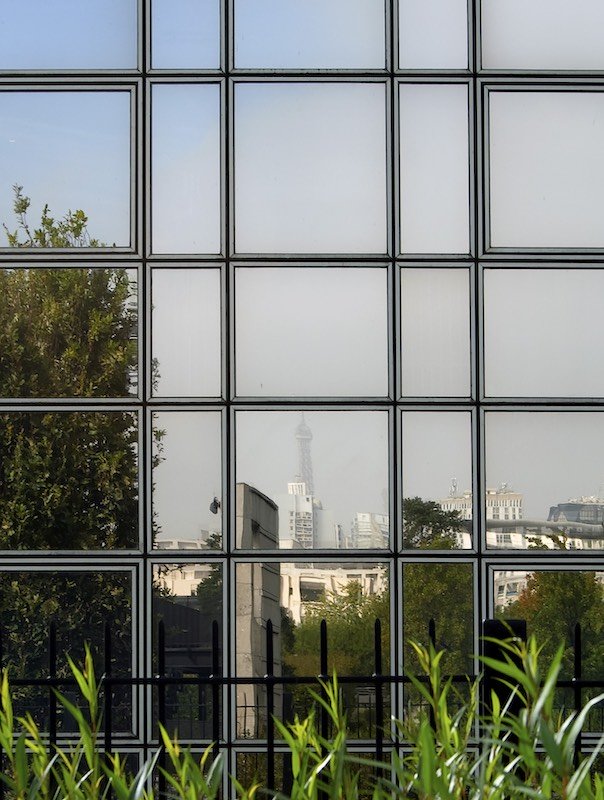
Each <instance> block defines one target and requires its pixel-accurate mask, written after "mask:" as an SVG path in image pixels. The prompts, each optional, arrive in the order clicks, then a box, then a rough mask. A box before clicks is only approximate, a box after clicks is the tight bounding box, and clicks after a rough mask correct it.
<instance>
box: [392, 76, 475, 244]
mask: <svg viewBox="0 0 604 800" xmlns="http://www.w3.org/2000/svg"><path fill="white" fill-rule="evenodd" d="M400 147H401V166H400V181H401V189H400V191H401V251H402V252H403V253H467V252H469V249H470V244H469V218H470V196H469V184H470V181H469V161H468V87H467V85H466V84H448V85H438V84H406V85H401V87H400Z"/></svg>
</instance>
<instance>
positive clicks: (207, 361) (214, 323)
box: [152, 269, 221, 397]
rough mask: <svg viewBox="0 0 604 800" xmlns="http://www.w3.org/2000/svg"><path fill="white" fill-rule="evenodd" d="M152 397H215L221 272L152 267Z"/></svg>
mask: <svg viewBox="0 0 604 800" xmlns="http://www.w3.org/2000/svg"><path fill="white" fill-rule="evenodd" d="M152 292H153V294H152V297H153V301H152V319H153V331H152V342H153V376H152V377H153V393H154V394H155V395H157V396H160V397H161V396H163V397H217V396H218V395H220V309H221V298H220V272H219V270H216V269H156V270H153V281H152Z"/></svg>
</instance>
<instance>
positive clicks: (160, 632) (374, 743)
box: [0, 619, 604, 799]
mask: <svg viewBox="0 0 604 800" xmlns="http://www.w3.org/2000/svg"><path fill="white" fill-rule="evenodd" d="M482 631H483V640H484V644H485V653H487V651H488V654H489V655H495V656H496V655H497V640H499V641H502V640H503V639H506V638H507V639H509V638H510V635H515V636H516V637H518V638H522V639H526V626H525V625H524V624H523V623H519V622H518V621H517V620H516V621H514V620H509V621H502V620H485V621H484V622H483V627H482ZM510 632H511V633H510ZM265 633H266V640H265V646H266V651H265V652H266V672H265V674H264V675H262V676H234V675H226V674H223V670H222V668H221V656H222V652H221V644H220V628H219V625H218V622H216V621H214V622H213V623H212V626H211V654H210V655H211V661H210V663H211V671H210V673H209V674H207V675H201V674H196V675H185V674H174V670H172V674H170V672H169V670H168V668H167V663H166V662H167V660H166V653H167V649H166V632H165V624H164V622H163V620H160V622H159V623H158V629H157V654H156V656H157V662H156V663H157V672H155V674H153V675H150V676H144V677H134V676H118V675H116V674H115V673H114V669H113V638H112V630H111V624H110V623H109V622H107V623H105V627H104V647H103V653H102V664H103V672H102V676H101V678H100V680H99V689H100V694H101V696H100V708H101V710H102V721H103V724H102V746H103V749H104V751H105V752H106V753H107V754H110V753H111V752H112V750H113V747H114V741H115V738H116V730H119V729H116V726H117V725H118V724H119V721H120V720H119V710H120V707H119V703H116V697H115V695H116V690H117V689H122V690H128V689H129V690H130V691H132V690H133V689H135V688H138V687H142V688H144V689H151V688H156V689H157V705H156V709H155V710H154V730H155V731H156V734H157V740H158V741H161V736H160V733H159V726H160V725H161V726H163V727H164V728H168V729H169V727H170V722H172V723H173V722H174V721H175V719H176V720H177V721H178V730H179V732H180V734H181V737H182V738H183V739H186V741H187V742H190V743H191V742H192V746H195V745H196V742H197V741H198V742H199V744H200V745H201V746H202V747H204V746H206V745H207V743H208V741H210V742H211V743H212V748H213V751H214V754H215V755H218V753H219V752H220V751H221V750H228V749H231V748H233V747H234V746H235V744H234V741H230V740H224V739H223V737H222V734H221V726H222V689H223V688H224V687H231V686H260V687H262V688H263V690H264V695H263V703H262V704H259V703H254V704H246V703H241V704H240V703H237V713H238V714H241V716H242V718H243V729H244V731H246V730H249V729H247V728H246V720H247V719H248V718H249V719H250V720H252V722H253V727H254V728H255V731H254V733H255V735H254V737H252V738H254V739H261V740H262V746H263V752H264V748H265V749H266V778H267V788H269V789H274V788H277V787H275V774H276V766H275V755H276V753H277V752H278V742H277V740H276V737H275V725H274V717H275V716H277V717H282V718H283V720H284V721H286V722H287V721H290V720H292V719H293V715H292V713H291V709H289V710H288V708H287V703H285V702H283V706H282V710H283V713H282V714H278V713H277V714H275V709H276V698H277V692H281V695H280V698H281V700H284V697H283V692H284V690H285V689H286V688H287V687H296V686H309V687H314V688H315V691H317V692H318V694H319V696H322V697H323V698H325V697H326V695H325V690H324V686H323V684H324V683H325V682H328V681H329V680H330V678H331V677H332V676H331V675H330V674H329V670H328V661H329V659H328V654H329V650H328V629H327V623H326V621H325V620H322V621H321V623H320V638H319V642H320V648H319V654H318V655H319V664H320V672H319V674H318V675H302V676H301V675H279V674H275V668H276V661H275V654H274V631H273V623H272V621H271V620H270V619H269V620H267V622H266V631H265ZM373 633H374V636H373V665H372V666H373V671H372V672H371V673H368V674H366V675H340V674H338V676H337V679H338V683H339V684H341V685H342V686H347V685H355V686H357V687H359V686H360V687H363V691H364V693H365V695H366V696H364V697H363V696H362V695H361V694H357V695H356V699H355V704H354V706H353V707H348V708H347V713H348V717H349V720H350V719H351V718H352V719H354V718H355V716H356V717H358V718H359V719H360V718H361V717H363V719H364V724H365V725H366V726H368V728H367V730H368V731H369V736H365V737H360V739H359V740H362V741H363V744H365V743H366V742H367V740H369V742H368V749H370V750H371V751H372V752H373V753H374V754H375V757H376V759H377V760H382V758H383V756H384V752H385V738H386V722H387V720H385V714H384V701H385V692H386V690H387V689H388V688H394V687H396V686H400V685H409V684H411V678H410V677H409V676H408V675H392V674H384V673H383V658H382V624H381V621H380V620H379V619H376V620H375V624H374V632H373ZM428 637H429V640H430V642H431V643H432V645H434V644H435V642H436V628H435V624H434V620H430V623H429V626H428ZM489 648H490V649H489ZM0 664H2V666H5V665H4V664H3V647H2V635H1V631H0ZM57 665H58V660H57V629H56V625H55V624H54V623H51V624H50V626H49V631H48V674H47V675H46V676H44V677H38V678H33V677H32V678H30V677H22V676H17V675H15V674H14V673H13V674H11V675H10V684H11V686H12V687H15V688H19V689H21V688H23V689H27V688H29V689H32V690H33V689H40V690H41V691H43V693H44V694H45V695H46V697H47V700H46V703H45V708H44V704H42V703H40V701H37V702H34V703H32V704H31V708H35V710H36V711H37V712H38V715H39V716H41V717H42V718H43V719H44V720H47V722H46V723H45V724H44V731H45V734H46V735H47V737H48V742H49V744H50V746H51V747H52V746H53V745H55V744H56V743H57V740H58V735H59V733H61V734H64V735H65V736H66V737H68V736H69V735H70V734H73V733H74V731H69V730H66V729H65V728H62V729H61V730H60V729H59V720H60V717H61V714H60V710H59V701H58V699H57V695H56V690H60V691H66V690H70V689H75V688H77V682H76V680H75V678H73V677H70V676H61V675H59V674H58V666H57ZM582 673H583V659H582V638H581V626H580V624H577V625H576V626H575V631H574V641H573V676H572V677H570V678H566V679H564V678H560V679H558V681H557V683H556V688H557V689H570V690H572V703H571V704H570V705H569V706H568V707H567V708H564V709H562V710H566V711H568V712H570V711H575V712H578V711H580V710H581V708H582V702H583V692H584V690H586V689H597V688H604V676H601V677H599V678H597V679H586V678H583V677H582ZM477 677H478V676H476V675H472V674H455V675H444V676H443V682H444V681H447V680H451V681H452V682H453V683H457V684H464V685H466V686H467V685H468V682H471V681H474V680H475V679H476V678H477ZM482 677H483V681H482V704H483V712H488V705H489V697H490V691H491V690H495V691H497V684H498V682H497V680H496V673H494V672H489V670H488V669H486V670H485V671H484V672H483V676H482ZM416 679H418V680H420V681H423V682H427V681H428V680H429V679H428V677H427V676H422V675H418V676H416ZM501 686H502V684H501V683H499V687H501ZM185 687H191V688H193V689H195V688H196V689H197V693H198V694H197V698H198V700H197V711H198V716H199V720H195V722H196V723H197V728H198V733H199V734H200V735H193V730H194V728H195V727H196V726H195V724H194V717H193V715H192V716H191V725H190V729H191V735H189V736H186V735H183V734H182V729H181V727H180V723H181V722H183V709H182V708H181V704H180V705H179V702H178V700H175V699H174V698H173V697H172V698H171V697H170V692H171V691H172V692H174V690H176V692H178V689H182V688H185ZM44 690H45V691H44ZM504 691H505V692H507V694H508V696H509V689H506V688H505V687H504ZM24 705H25V707H26V708H27V703H25V704H24ZM260 705H262V709H261V708H260ZM426 705H427V704H426V703H425V701H424V703H423V704H422V702H421V701H420V700H419V699H418V702H417V703H416V704H415V705H413V711H414V713H423V712H426V711H427V712H428V713H429V714H430V719H431V723H432V724H433V725H434V720H433V717H432V710H431V709H430V708H426ZM264 709H266V713H265V714H264V713H263V712H264ZM596 711H598V712H600V722H599V724H596V725H595V726H594V725H592V726H591V727H592V730H593V729H595V728H597V729H598V730H599V731H602V730H604V708H598V709H596ZM355 712H356V713H355ZM318 715H319V716H318V720H319V728H320V732H321V735H322V736H323V737H325V738H328V736H329V715H328V712H327V711H326V709H325V708H323V707H322V706H320V707H319V709H318ZM259 717H261V718H262V720H263V722H264V725H263V726H262V728H263V730H262V734H263V735H261V736H259V735H257V734H258V728H259V726H258V719H259ZM208 718H209V724H208V722H207V720H208ZM202 722H203V725H201V723H202ZM478 725H480V722H479V721H478ZM360 730H361V726H360V725H359V732H360ZM169 732H170V731H169ZM235 738H236V739H237V740H239V735H238V736H237V737H235ZM243 738H245V737H243ZM402 745H404V742H403V741H401V740H400V739H398V738H397V733H396V732H394V735H393V736H391V737H389V746H390V747H394V748H397V747H400V746H402ZM145 747H152V748H156V747H157V744H156V743H147V744H146V745H145ZM581 747H582V739H581V736H579V737H578V738H577V741H576V745H575V758H576V760H578V759H579V756H580V753H581ZM3 763H4V759H3V755H2V751H1V750H0V769H1V768H2V766H3ZM158 764H159V766H160V767H163V768H164V769H165V768H166V760H165V751H164V750H163V749H161V750H160V753H159V758H158ZM283 773H284V774H283V780H284V781H285V784H286V785H285V788H286V789H287V782H288V775H287V767H286V766H284V768H283ZM289 780H291V776H289ZM157 787H158V790H159V792H160V794H163V793H165V789H166V780H165V777H164V776H163V774H162V772H161V770H160V772H159V774H158V778H157ZM4 795H5V787H4V784H3V783H2V782H0V799H1V798H3V797H4Z"/></svg>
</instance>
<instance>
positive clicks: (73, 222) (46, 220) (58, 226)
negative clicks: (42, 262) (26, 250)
mask: <svg viewBox="0 0 604 800" xmlns="http://www.w3.org/2000/svg"><path fill="white" fill-rule="evenodd" d="M13 192H14V193H15V200H14V203H13V209H14V212H15V216H16V217H17V227H16V228H15V229H14V230H13V231H11V230H9V228H8V226H7V224H6V223H3V224H2V226H3V228H4V230H5V233H6V237H7V239H8V244H9V246H10V247H103V246H104V245H103V244H101V242H99V240H98V239H94V238H92V237H91V236H90V234H89V233H88V228H87V225H88V217H87V216H86V214H85V213H84V212H83V211H82V210H81V209H78V210H76V211H68V212H67V214H65V216H64V217H63V219H60V220H56V219H54V217H51V216H50V209H49V208H48V205H45V206H44V208H43V209H42V217H41V219H40V225H39V227H37V228H34V229H33V230H32V228H31V226H30V224H29V221H28V219H27V212H28V210H29V206H30V204H31V200H30V198H29V197H26V196H25V195H24V194H23V187H22V186H19V185H18V184H15V185H14V186H13Z"/></svg>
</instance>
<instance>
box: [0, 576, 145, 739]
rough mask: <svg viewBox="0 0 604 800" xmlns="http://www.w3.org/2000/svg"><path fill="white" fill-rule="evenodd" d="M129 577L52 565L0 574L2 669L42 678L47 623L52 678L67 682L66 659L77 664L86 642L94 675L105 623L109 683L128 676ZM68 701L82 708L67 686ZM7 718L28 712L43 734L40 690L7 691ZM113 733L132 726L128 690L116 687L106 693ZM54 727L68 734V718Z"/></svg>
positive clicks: (44, 698) (44, 706) (45, 711)
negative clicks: (11, 702)
mask: <svg viewBox="0 0 604 800" xmlns="http://www.w3.org/2000/svg"><path fill="white" fill-rule="evenodd" d="M132 594H133V587H132V573H131V572H130V571H127V570H123V569H122V570H120V569H112V570H111V571H108V570H105V571H101V570H98V569H97V570H94V571H92V570H88V569H84V568H78V569H77V570H72V569H70V568H68V567H66V566H65V565H55V568H54V569H52V570H46V571H42V570H35V571H29V570H28V571H26V570H24V569H23V568H20V569H19V570H18V571H9V570H3V571H2V572H1V573H0V615H1V617H2V652H3V657H4V664H11V673H12V674H15V675H18V676H19V677H28V678H42V677H46V676H47V675H48V663H49V662H48V648H49V635H50V624H51V622H53V621H54V622H55V625H56V653H57V674H58V675H59V676H61V677H67V676H71V670H70V668H69V665H68V662H67V658H66V653H69V655H70V656H71V658H72V659H73V660H74V661H75V662H76V664H78V665H81V664H82V662H83V660H84V644H85V643H88V645H89V646H90V649H91V653H92V656H93V660H94V665H95V671H96V675H97V677H98V676H100V675H101V674H102V672H103V668H104V652H105V622H106V621H108V622H109V623H110V628H111V642H112V647H111V652H112V671H113V675H114V676H115V677H122V678H124V677H125V678H127V677H131V676H132V672H133V661H134V651H133V631H132V616H133V609H132ZM65 694H66V696H67V697H68V699H69V700H71V702H73V703H75V704H76V705H79V706H80V707H81V708H82V710H84V706H85V704H86V702H85V701H84V700H83V698H82V697H81V695H80V694H79V692H77V691H76V690H74V689H73V688H68V689H67V690H66V691H65ZM13 696H14V697H15V700H16V703H15V706H16V707H15V714H20V715H22V714H24V713H26V712H29V713H30V714H31V715H32V716H33V717H34V719H35V720H36V722H37V723H38V724H39V725H40V727H41V728H42V730H48V716H49V704H48V689H46V690H44V691H40V690H39V689H34V688H29V687H20V688H19V690H18V692H14V695H13ZM113 698H114V699H113V703H114V705H113V725H114V730H119V731H127V730H128V729H131V726H132V716H133V715H132V700H133V692H132V689H131V688H129V687H124V686H116V687H115V689H114V695H113ZM59 726H60V728H61V729H62V730H64V731H66V732H67V731H70V732H73V731H74V730H75V722H74V721H73V720H72V719H71V717H70V716H69V715H66V714H60V715H59Z"/></svg>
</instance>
